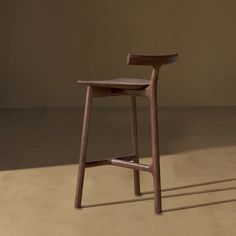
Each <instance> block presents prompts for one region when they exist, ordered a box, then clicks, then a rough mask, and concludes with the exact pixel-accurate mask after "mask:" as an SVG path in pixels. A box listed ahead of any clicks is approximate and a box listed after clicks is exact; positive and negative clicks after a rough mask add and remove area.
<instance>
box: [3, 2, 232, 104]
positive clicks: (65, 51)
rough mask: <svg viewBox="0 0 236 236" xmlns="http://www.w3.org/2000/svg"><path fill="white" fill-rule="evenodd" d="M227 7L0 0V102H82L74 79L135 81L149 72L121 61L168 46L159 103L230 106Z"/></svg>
mask: <svg viewBox="0 0 236 236" xmlns="http://www.w3.org/2000/svg"><path fill="white" fill-rule="evenodd" d="M235 9H236V1H235V0H225V1H222V0H200V1H197V0H178V1H177V0H172V1H171V0H145V1H144V0H142V1H141V0H136V1H134V0H133V1H127V0H126V1H124V0H120V1H111V0H99V1H96V0H94V1H90V0H77V1H75V0H38V1H36V0H1V1H0V18H1V19H0V26H1V37H0V107H35V106H78V105H83V101H84V90H83V89H81V88H80V87H78V86H77V85H76V83H75V81H76V80H77V79H86V80H87V79H109V78H111V77H116V76H124V75H126V76H127V75H128V76H139V77H141V78H142V77H145V75H149V72H150V71H149V70H148V69H146V68H137V67H130V66H126V65H125V61H126V54H127V53H128V52H135V53H153V54H154V53H159V54H164V53H169V52H176V51H177V52H179V53H180V58H179V62H178V63H177V64H175V65H172V66H169V67H165V68H163V70H162V72H161V83H160V87H159V100H160V104H161V105H165V106H206V105H210V106H211V105H236V92H235V88H236V30H235V22H236V14H235ZM126 103H127V99H125V98H124V99H123V98H122V99H118V98H111V99H101V100H99V101H97V102H96V105H98V106H113V105H122V106H123V105H126ZM140 103H141V104H145V103H144V102H143V100H141V101H140Z"/></svg>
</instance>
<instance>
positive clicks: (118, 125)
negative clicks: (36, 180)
mask: <svg viewBox="0 0 236 236" xmlns="http://www.w3.org/2000/svg"><path fill="white" fill-rule="evenodd" d="M138 115H139V116H138V124H139V147H140V156H141V157H147V156H150V155H151V151H150V150H151V147H150V123H149V112H148V110H147V109H146V108H141V109H139V111H138ZM82 116H83V110H82V109H76V108H73V109H69V108H68V109H61V108H60V109H46V108H42V109H1V110H0V130H1V133H0V143H1V148H0V169H1V170H10V169H23V168H33V167H44V166H53V165H66V164H75V163H78V159H79V145H80V135H81V126H82ZM159 126H160V130H159V132H160V152H161V155H163V156H164V155H168V154H176V153H183V152H187V151H190V150H199V149H205V148H213V147H222V146H229V145H235V143H236V107H225V108H223V107H222V108H160V109H159ZM130 147H131V142H130V123H129V109H127V108H116V109H113V108H112V109H110V108H99V109H96V108H95V109H94V110H93V113H92V120H91V126H90V133H89V144H88V160H98V159H103V158H106V157H111V156H117V155H123V154H127V153H131V152H132V150H131V148H130Z"/></svg>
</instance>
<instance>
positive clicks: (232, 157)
mask: <svg viewBox="0 0 236 236" xmlns="http://www.w3.org/2000/svg"><path fill="white" fill-rule="evenodd" d="M128 113H129V110H128V109H122V108H118V109H106V108H99V109H98V108H97V109H94V113H93V119H92V121H91V127H90V128H91V129H90V138H89V147H88V148H89V153H88V158H89V160H92V159H99V158H104V157H109V156H110V155H116V154H117V155H120V154H125V153H129V152H130V151H131V149H130V133H129V116H128V115H129V114H128ZM138 113H139V140H140V153H141V156H142V157H144V158H143V159H142V162H145V163H149V162H150V158H148V156H150V144H149V142H150V138H149V136H150V128H149V116H148V115H149V114H148V111H147V110H146V109H139V112H138ZM81 122H82V110H80V109H59V108H58V109H1V110H0V130H1V132H0V145H1V148H0V169H1V171H0V192H1V194H0V204H1V214H0V235H3V236H23V235H24V236H28V235H29V236H30V235H35V236H38V235H40V236H41V235H45V236H54V235H58V236H60V235H63V236H67V235H68V236H72V235H81V236H90V235H115V236H116V235H117V236H118V235H125V236H126V235H145V234H146V235H164V236H165V235H183V236H185V235H209V236H222V235H226V236H227V235H229V236H231V235H236V221H235V219H236V174H235V170H236V107H218V108H161V109H160V112H159V125H160V139H161V143H160V150H161V154H162V155H161V168H162V173H161V177H162V188H163V209H164V212H163V214H162V215H161V216H156V215H155V214H154V211H153V199H152V178H151V176H150V175H149V174H148V173H142V174H141V184H142V186H141V189H142V193H143V195H142V196H141V197H135V196H134V195H133V178H132V171H131V170H128V169H123V168H119V167H110V166H104V167H96V168H89V169H87V170H86V178H85V185H84V201H83V205H84V208H83V209H81V210H76V209H74V207H73V202H74V194H75V180H76V171H77V165H76V163H77V162H78V152H79V142H80V132H81V125H82V123H81ZM145 157H147V158H145Z"/></svg>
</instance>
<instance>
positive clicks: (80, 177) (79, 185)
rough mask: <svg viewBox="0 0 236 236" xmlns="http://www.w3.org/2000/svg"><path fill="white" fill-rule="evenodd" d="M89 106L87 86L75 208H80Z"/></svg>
mask: <svg viewBox="0 0 236 236" xmlns="http://www.w3.org/2000/svg"><path fill="white" fill-rule="evenodd" d="M91 105H92V88H91V87H90V86H88V87H87V93H86V101H85V108H84V119H83V128H82V138H81V146H80V159H79V169H78V178H77V186H76V197H75V207H76V208H81V201H82V192H83V183H84V172H85V165H86V149H87V143H88V129H89V119H90V111H91Z"/></svg>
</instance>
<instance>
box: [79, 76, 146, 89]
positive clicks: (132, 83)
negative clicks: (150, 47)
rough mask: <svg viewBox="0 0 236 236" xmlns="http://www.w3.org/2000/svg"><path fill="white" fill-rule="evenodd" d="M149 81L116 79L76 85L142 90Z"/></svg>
mask: <svg viewBox="0 0 236 236" xmlns="http://www.w3.org/2000/svg"><path fill="white" fill-rule="evenodd" d="M149 82H150V80H145V79H135V78H117V79H111V80H90V81H84V80H78V81H77V83H79V84H82V85H86V86H94V87H105V88H120V89H144V88H146V87H148V86H149Z"/></svg>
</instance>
